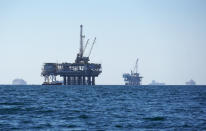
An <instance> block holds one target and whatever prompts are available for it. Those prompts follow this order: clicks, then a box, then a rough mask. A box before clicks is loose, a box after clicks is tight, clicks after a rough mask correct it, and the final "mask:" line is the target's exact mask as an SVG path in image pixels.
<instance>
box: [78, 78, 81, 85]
mask: <svg viewBox="0 0 206 131" xmlns="http://www.w3.org/2000/svg"><path fill="white" fill-rule="evenodd" d="M78 85H81V76H79V77H78Z"/></svg>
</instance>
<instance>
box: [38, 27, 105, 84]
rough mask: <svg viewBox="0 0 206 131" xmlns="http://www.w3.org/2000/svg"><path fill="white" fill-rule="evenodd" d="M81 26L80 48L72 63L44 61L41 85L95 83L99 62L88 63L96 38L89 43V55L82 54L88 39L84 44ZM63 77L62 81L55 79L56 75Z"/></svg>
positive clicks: (99, 71) (100, 70) (98, 72)
mask: <svg viewBox="0 0 206 131" xmlns="http://www.w3.org/2000/svg"><path fill="white" fill-rule="evenodd" d="M84 38H85V36H84V35H83V26H82V25H80V49H79V53H78V54H77V57H76V60H75V62H74V63H45V64H44V65H43V68H42V73H41V75H42V76H43V77H44V79H45V81H44V83H43V85H61V84H63V85H95V77H98V75H99V74H100V73H101V72H102V68H101V64H96V63H89V56H90V54H91V51H92V49H93V46H94V43H95V41H96V38H94V41H93V43H92V45H91V49H90V51H89V55H88V56H87V57H85V56H84V53H85V50H86V48H87V45H88V44H89V39H88V40H87V42H86V44H85V45H84ZM57 76H60V77H63V81H62V82H59V81H57V79H56V77H57Z"/></svg>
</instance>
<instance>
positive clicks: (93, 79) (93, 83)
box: [92, 76, 95, 85]
mask: <svg viewBox="0 0 206 131" xmlns="http://www.w3.org/2000/svg"><path fill="white" fill-rule="evenodd" d="M92 85H95V77H94V76H92Z"/></svg>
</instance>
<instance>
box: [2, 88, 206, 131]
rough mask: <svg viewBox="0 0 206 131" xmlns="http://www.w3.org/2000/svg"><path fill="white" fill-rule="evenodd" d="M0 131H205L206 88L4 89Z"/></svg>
mask: <svg viewBox="0 0 206 131" xmlns="http://www.w3.org/2000/svg"><path fill="white" fill-rule="evenodd" d="M0 130H123V131H127V130H180V131H182V130H206V86H137V87H132V86H118V85H116V86H37V85H36V86H29V85H28V86H5V85H2V86H0Z"/></svg>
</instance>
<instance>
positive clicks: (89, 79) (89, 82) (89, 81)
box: [88, 76, 91, 85]
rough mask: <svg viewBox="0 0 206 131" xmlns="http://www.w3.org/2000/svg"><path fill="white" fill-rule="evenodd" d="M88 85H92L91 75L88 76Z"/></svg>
mask: <svg viewBox="0 0 206 131" xmlns="http://www.w3.org/2000/svg"><path fill="white" fill-rule="evenodd" d="M88 85H91V76H88Z"/></svg>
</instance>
